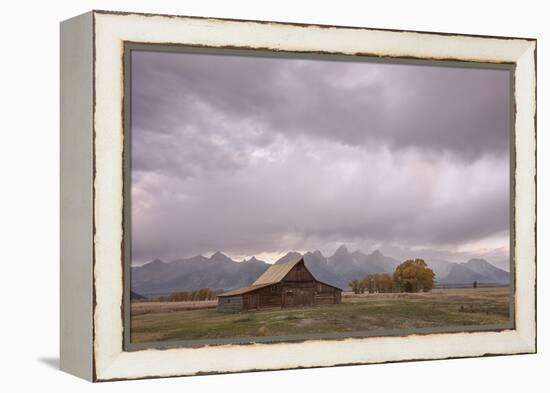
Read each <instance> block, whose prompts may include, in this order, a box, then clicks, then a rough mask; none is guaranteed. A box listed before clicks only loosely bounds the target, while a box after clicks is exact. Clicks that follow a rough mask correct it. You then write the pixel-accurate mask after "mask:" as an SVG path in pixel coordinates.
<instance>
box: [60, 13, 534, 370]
mask: <svg viewBox="0 0 550 393" xmlns="http://www.w3.org/2000/svg"><path fill="white" fill-rule="evenodd" d="M535 92H536V41H535V40H534V39H527V38H510V37H485V36H472V35H459V34H441V33H428V32H412V31H394V30H381V29H369V28H358V27H340V26H321V25H301V24H290V23H288V24H287V23H272V22H261V21H243V20H222V19H213V18H197V17H184V16H170V15H149V14H134V13H117V12H105V11H92V12H89V13H87V14H84V15H81V16H77V17H75V18H73V19H70V20H67V21H64V22H62V24H61V332H60V335H61V368H62V369H63V370H65V371H67V372H70V373H72V374H75V375H78V376H80V377H83V378H86V379H88V380H92V381H108V380H120V379H136V378H149V377H161V376H162V377H165V376H184V375H199V374H211V373H232V372H243V371H251V370H279V369H289V368H308V367H328V366H337V365H346V364H368V363H382V362H395V361H407V360H422V359H444V358H458V357H473V356H488V355H507V354H525V353H533V352H535V351H536V302H535V299H536V298H535V296H536V253H535V232H536V196H535V195H536V193H535V190H536V160H535V157H536V101H535Z"/></svg>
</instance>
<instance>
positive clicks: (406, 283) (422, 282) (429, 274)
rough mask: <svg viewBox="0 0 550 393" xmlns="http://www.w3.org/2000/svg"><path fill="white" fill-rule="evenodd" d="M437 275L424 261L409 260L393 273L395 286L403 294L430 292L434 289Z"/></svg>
mask: <svg viewBox="0 0 550 393" xmlns="http://www.w3.org/2000/svg"><path fill="white" fill-rule="evenodd" d="M434 283H435V273H434V272H433V270H432V269H430V268H429V267H428V265H427V264H426V262H424V260H423V259H418V258H417V259H415V260H412V259H409V260H406V261H405V262H403V263H401V264H400V265H399V266H397V268H396V269H395V272H394V273H393V284H394V286H395V288H396V289H397V290H398V291H401V292H419V291H423V292H429V291H431V290H432V288H433V287H434Z"/></svg>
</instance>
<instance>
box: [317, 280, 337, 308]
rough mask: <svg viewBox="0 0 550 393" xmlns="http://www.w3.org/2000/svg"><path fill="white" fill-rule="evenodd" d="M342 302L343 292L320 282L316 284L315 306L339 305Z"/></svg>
mask: <svg viewBox="0 0 550 393" xmlns="http://www.w3.org/2000/svg"><path fill="white" fill-rule="evenodd" d="M341 301H342V293H341V291H339V290H337V289H336V288H333V287H331V286H329V285H325V284H323V283H320V282H317V283H315V304H319V305H320V304H337V303H340V302H341Z"/></svg>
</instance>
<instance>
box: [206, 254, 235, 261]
mask: <svg viewBox="0 0 550 393" xmlns="http://www.w3.org/2000/svg"><path fill="white" fill-rule="evenodd" d="M210 260H212V261H216V262H225V261H232V260H231V258H229V257H228V256H227V255H225V254H224V253H223V252H221V251H216V252H215V253H214V254H212V256H211V257H210Z"/></svg>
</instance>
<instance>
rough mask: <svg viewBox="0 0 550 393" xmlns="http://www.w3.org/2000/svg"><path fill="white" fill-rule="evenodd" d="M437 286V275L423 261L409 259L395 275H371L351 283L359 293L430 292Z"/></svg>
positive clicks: (397, 268) (353, 289)
mask: <svg viewBox="0 0 550 393" xmlns="http://www.w3.org/2000/svg"><path fill="white" fill-rule="evenodd" d="M434 285H435V273H434V272H433V270H432V269H430V268H429V267H428V265H427V264H426V262H424V260H423V259H419V258H417V259H414V260H413V259H408V260H406V261H404V262H403V263H401V264H400V265H399V266H397V267H396V268H395V271H394V272H393V274H391V275H390V274H387V273H382V274H369V275H368V276H366V277H364V278H363V279H360V280H358V279H354V280H352V281H351V282H350V283H349V286H350V287H351V290H352V291H353V292H354V293H356V294H358V293H365V292H368V293H389V292H419V291H423V292H429V291H431V290H432V289H433V287H434Z"/></svg>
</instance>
